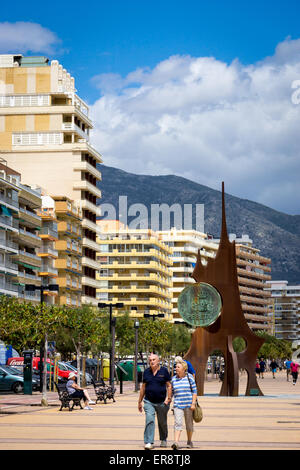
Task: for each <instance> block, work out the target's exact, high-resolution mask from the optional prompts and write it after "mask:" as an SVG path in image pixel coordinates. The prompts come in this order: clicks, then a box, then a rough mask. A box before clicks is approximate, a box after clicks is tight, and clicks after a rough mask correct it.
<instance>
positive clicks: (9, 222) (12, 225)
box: [0, 215, 19, 229]
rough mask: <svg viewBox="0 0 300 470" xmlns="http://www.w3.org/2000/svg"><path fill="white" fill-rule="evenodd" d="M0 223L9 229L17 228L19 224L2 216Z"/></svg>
mask: <svg viewBox="0 0 300 470" xmlns="http://www.w3.org/2000/svg"><path fill="white" fill-rule="evenodd" d="M0 222H1V223H2V224H4V225H8V226H9V227H13V228H17V229H18V228H19V223H18V222H17V221H16V220H14V219H13V218H11V217H2V215H0Z"/></svg>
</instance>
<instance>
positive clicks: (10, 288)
mask: <svg viewBox="0 0 300 470" xmlns="http://www.w3.org/2000/svg"><path fill="white" fill-rule="evenodd" d="M0 289H2V290H8V291H12V292H18V286H15V285H14V284H12V283H10V282H2V281H1V282H0Z"/></svg>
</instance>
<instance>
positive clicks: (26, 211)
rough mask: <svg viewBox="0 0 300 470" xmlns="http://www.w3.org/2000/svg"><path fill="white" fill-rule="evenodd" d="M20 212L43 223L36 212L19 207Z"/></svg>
mask: <svg viewBox="0 0 300 470" xmlns="http://www.w3.org/2000/svg"><path fill="white" fill-rule="evenodd" d="M19 209H20V212H24V213H25V214H27V215H30V216H31V217H34V218H35V219H37V220H39V221H41V217H39V216H38V215H37V214H36V213H35V212H31V211H29V210H27V209H24V208H23V207H19Z"/></svg>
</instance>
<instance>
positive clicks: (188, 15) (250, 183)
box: [0, 0, 300, 214]
mask: <svg viewBox="0 0 300 470" xmlns="http://www.w3.org/2000/svg"><path fill="white" fill-rule="evenodd" d="M299 18H300V2H299V1H291V0H287V1H284V2H283V1H278V0H273V1H271V0H264V1H262V0H260V1H258V0H253V1H251V2H250V1H247V2H246V1H242V0H239V1H236V0H227V1H226V0H216V1H213V0H210V1H202V0H198V1H196V0H186V1H185V2H183V1H178V0H172V1H170V0H160V1H157V0H151V1H150V0H149V1H148V0H147V1H146V0H139V1H138V0H126V1H125V0H124V1H123V0H111V1H110V2H108V1H105V2H104V1H102V0H100V1H97V2H86V3H84V2H82V1H81V2H78V1H73V2H72V3H70V4H63V3H62V2H58V1H57V0H53V1H51V2H47V3H44V4H43V3H41V2H37V1H31V2H29V3H26V2H21V1H16V2H13V3H11V5H10V4H8V3H6V4H5V5H1V13H0V53H2V54H3V53H12V52H20V53H23V54H24V55H47V56H48V57H49V58H50V59H58V60H59V62H60V63H62V64H63V66H64V67H65V68H66V69H67V70H68V71H69V72H70V73H71V74H72V75H73V76H74V77H75V83H76V88H77V90H78V94H79V96H81V97H82V98H83V99H85V100H86V101H87V102H88V103H89V105H90V111H91V117H92V119H93V122H94V126H95V129H94V131H93V134H92V139H93V144H94V145H95V146H96V147H97V148H98V150H99V151H100V152H101V153H102V155H103V160H104V163H105V164H107V165H110V166H115V167H118V168H121V169H124V170H127V171H131V172H136V173H145V174H177V175H182V176H184V177H186V178H189V179H192V180H194V181H196V182H199V183H201V184H204V185H207V186H209V187H212V188H214V189H220V186H221V181H225V184H226V188H227V191H228V192H229V193H231V194H234V195H236V196H238V197H243V198H247V199H250V200H253V201H257V202H260V203H262V204H265V205H267V206H270V207H273V208H275V209H277V210H280V211H283V212H287V213H290V214H300V202H299V201H300V185H299V182H298V179H299V176H298V175H299V174H300V159H299V149H300V136H299V135H300V133H299V128H300V114H299V112H300V93H299V97H298V95H297V96H296V99H292V96H293V90H294V89H295V92H297V88H298V87H299V89H300V22H299ZM298 81H299V83H298ZM298 98H299V100H298Z"/></svg>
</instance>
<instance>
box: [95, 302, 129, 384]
mask: <svg viewBox="0 0 300 470" xmlns="http://www.w3.org/2000/svg"><path fill="white" fill-rule="evenodd" d="M98 307H99V308H106V307H109V332H110V334H111V348H110V364H109V384H110V385H113V384H114V377H115V370H114V369H115V329H116V320H117V319H116V318H114V317H113V316H112V308H113V307H116V308H122V307H124V304H122V303H116V304H109V303H103V302H102V303H101V302H100V303H99V304H98Z"/></svg>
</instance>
